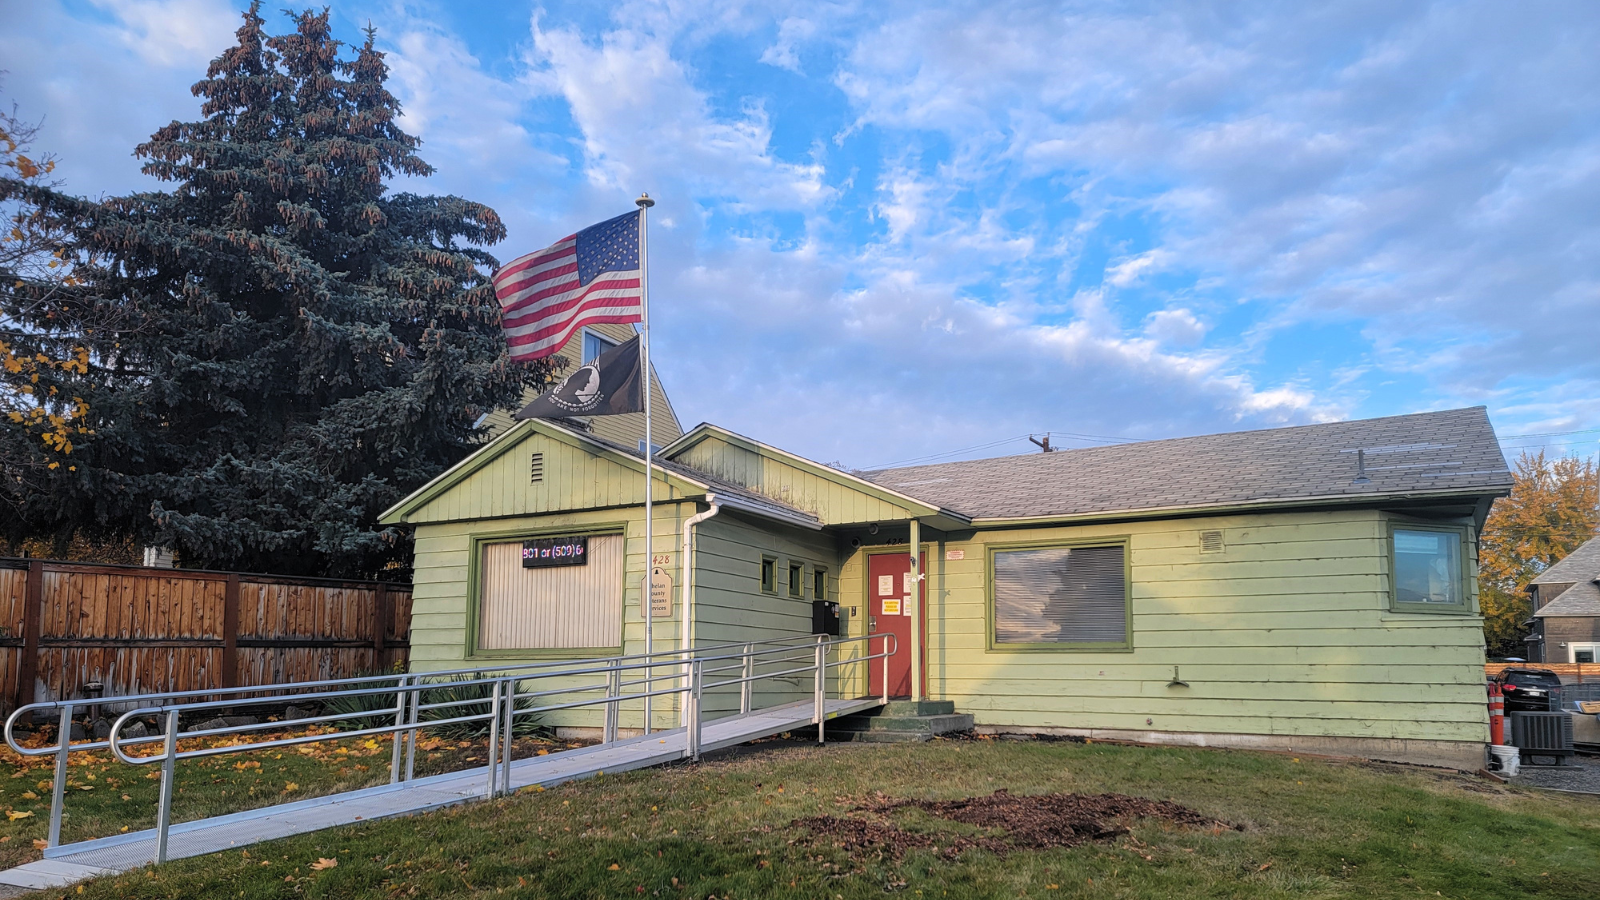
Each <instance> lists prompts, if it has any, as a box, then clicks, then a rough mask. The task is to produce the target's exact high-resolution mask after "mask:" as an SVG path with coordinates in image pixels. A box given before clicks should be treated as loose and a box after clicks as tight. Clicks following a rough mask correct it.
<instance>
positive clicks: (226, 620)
mask: <svg viewBox="0 0 1600 900" xmlns="http://www.w3.org/2000/svg"><path fill="white" fill-rule="evenodd" d="M222 686H223V687H225V688H231V687H238V686H239V573H238V572H229V573H228V580H227V581H225V582H223V585H222Z"/></svg>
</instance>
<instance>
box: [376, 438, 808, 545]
mask: <svg viewBox="0 0 1600 900" xmlns="http://www.w3.org/2000/svg"><path fill="white" fill-rule="evenodd" d="M533 434H543V435H546V436H549V437H553V438H556V439H558V440H562V441H565V442H567V443H570V444H574V445H577V446H580V447H583V448H585V449H586V450H587V451H588V452H590V453H594V454H595V455H597V456H602V457H604V458H606V459H608V460H610V461H611V462H614V463H617V464H619V465H622V466H626V467H628V468H631V469H634V470H635V471H637V472H638V473H639V474H640V476H641V478H642V477H643V474H644V457H643V456H642V455H640V453H639V452H638V450H637V448H634V447H628V446H625V445H622V444H618V443H614V442H612V441H608V440H605V439H604V438H598V437H595V436H594V435H592V434H588V433H586V432H582V431H578V430H575V429H572V428H568V427H564V426H562V425H560V424H558V423H556V422H554V421H551V420H549V419H525V420H522V421H520V422H518V423H517V424H516V425H514V426H512V427H511V428H510V429H508V430H507V431H505V432H503V433H501V434H500V436H498V437H496V438H495V439H494V440H492V441H490V442H489V443H488V444H485V445H484V446H483V447H482V448H480V449H479V450H477V451H476V452H475V453H473V454H472V455H470V456H468V457H467V458H466V459H463V460H462V461H461V462H459V463H456V464H455V465H454V466H451V467H450V468H449V469H446V470H445V471H444V472H441V473H440V474H439V475H438V476H436V477H435V478H433V479H432V480H431V481H429V482H428V483H427V484H424V485H423V486H422V487H420V488H417V489H416V490H415V491H412V492H411V493H410V494H409V495H408V496H406V498H405V499H403V500H401V501H400V502H399V503H396V504H395V505H394V506H392V507H390V508H389V509H387V510H385V511H384V513H383V515H381V516H379V518H378V521H379V522H382V523H384V524H399V523H402V522H405V521H407V517H408V516H410V515H411V514H413V513H415V512H416V511H418V510H420V509H422V508H423V507H424V506H427V505H428V503H430V502H432V501H433V500H434V499H436V498H438V497H439V496H441V495H443V494H444V493H445V492H447V491H449V490H450V489H451V488H453V487H455V486H456V485H458V484H461V483H462V482H464V481H466V480H467V479H468V478H470V477H472V475H473V474H474V473H476V472H478V471H479V470H481V469H483V468H484V467H485V466H487V465H488V464H489V463H491V462H493V461H494V460H495V459H497V458H498V457H500V456H501V455H502V454H504V453H506V452H508V451H509V450H511V449H512V448H513V447H515V446H517V445H518V444H520V443H521V442H522V441H523V440H525V439H527V438H528V437H529V436H531V435H533ZM656 467H657V468H658V469H660V470H661V472H662V473H663V477H665V478H666V479H667V480H668V481H669V482H670V483H672V484H673V485H674V486H675V487H677V488H678V490H679V491H680V492H681V493H682V495H684V496H687V497H695V496H702V497H703V496H707V495H710V494H715V495H716V498H717V500H718V502H720V503H723V504H724V505H726V506H728V507H729V508H731V509H736V510H740V511H743V512H747V513H751V514H754V515H758V516H762V517H765V518H769V519H775V520H777V521H781V522H785V523H787V524H790V525H795V526H798V527H801V528H808V529H812V530H817V529H820V528H822V523H821V522H820V521H818V520H817V517H816V516H813V515H811V514H809V513H806V512H804V511H801V510H798V509H794V508H793V507H789V506H786V505H784V504H782V503H779V502H777V501H774V500H771V499H769V498H767V497H763V496H761V495H759V494H755V493H752V492H750V491H748V490H745V489H744V488H742V487H740V486H738V485H735V484H729V483H727V482H724V481H722V480H720V479H716V478H712V477H710V476H707V475H705V474H704V473H702V472H697V471H695V470H693V469H690V468H688V467H687V466H681V465H678V464H676V463H672V462H671V461H670V460H661V459H659V458H658V459H657V460H656ZM642 493H643V492H642V491H641V496H642Z"/></svg>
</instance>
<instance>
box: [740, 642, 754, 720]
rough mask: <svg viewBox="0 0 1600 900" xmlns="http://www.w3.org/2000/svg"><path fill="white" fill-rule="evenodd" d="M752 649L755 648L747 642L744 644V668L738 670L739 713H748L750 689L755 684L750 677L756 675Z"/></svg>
mask: <svg viewBox="0 0 1600 900" xmlns="http://www.w3.org/2000/svg"><path fill="white" fill-rule="evenodd" d="M754 649H755V648H753V647H751V646H750V645H749V644H745V645H744V668H742V669H740V670H739V677H740V678H741V679H743V680H742V681H740V682H739V714H740V715H749V714H750V691H751V688H752V687H753V686H754V685H755V682H754V681H752V680H751V679H753V678H755V677H756V657H755V653H754Z"/></svg>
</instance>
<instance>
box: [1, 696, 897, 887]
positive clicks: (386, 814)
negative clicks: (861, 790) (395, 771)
mask: <svg viewBox="0 0 1600 900" xmlns="http://www.w3.org/2000/svg"><path fill="white" fill-rule="evenodd" d="M825 703H826V710H827V715H826V717H827V718H829V719H833V718H835V717H838V716H847V715H850V714H852V713H857V712H861V711H863V710H868V709H872V708H874V707H877V706H882V705H883V701H882V700H881V699H878V698H863V699H856V700H827V701H825ZM814 709H815V707H814V706H813V702H812V701H811V700H803V701H800V702H797V703H791V704H787V705H784V706H775V707H770V708H767V709H760V710H756V711H754V712H751V713H747V714H745V715H738V716H729V717H726V718H721V719H715V720H711V721H708V722H706V723H705V725H704V726H703V727H702V728H701V732H700V734H701V737H700V751H701V753H707V752H710V751H712V750H717V749H720V748H723V747H731V746H734V745H736V744H742V743H745V742H747V741H753V740H756V739H758V738H764V737H770V736H772V735H775V734H781V733H783V732H785V731H793V730H795V729H798V728H806V727H810V726H811V724H812V715H813V712H814ZM687 755H688V734H687V731H686V729H683V728H676V729H673V730H671V731H658V732H656V733H654V734H650V735H639V736H638V737H632V738H627V739H624V740H618V741H613V742H611V743H609V744H597V745H595V746H592V747H583V748H579V749H576V750H564V751H562V752H559V753H552V754H550V755H548V756H536V757H531V758H529V759H521V760H517V761H516V762H514V763H512V766H511V786H512V788H513V789H521V788H526V787H532V786H535V785H537V786H540V787H551V786H554V785H558V784H564V783H566V782H569V781H577V780H580V779H583V778H591V777H593V776H595V775H599V774H602V773H608V772H610V773H615V772H627V771H631V770H633V769H642V768H647V767H649V766H656V765H661V764H662V763H668V762H675V761H677V760H680V759H683V758H685V757H686V756H687ZM488 791H489V770H488V769H487V767H485V768H478V769H468V770H466V771H463V772H452V773H449V774H446V775H434V776H431V777H428V778H417V779H413V780H411V781H402V782H400V783H398V784H385V785H379V786H377V787H371V788H364V789H362V790H359V791H349V792H347V793H343V794H331V795H329V796H326V797H314V798H311V799H309V800H299V801H296V802H294V803H286V804H283V805H281V806H269V807H265V808H262V809H253V810H248V811H246V812H238V813H231V814H229V815H224V816H216V817H213V818H210V819H197V820H195V821H193V822H184V823H182V824H178V825H173V826H172V828H171V829H170V831H169V832H168V837H167V856H168V858H169V859H181V858H184V857H189V856H202V855H204V854H207V853H217V852H219V851H222V850H229V849H234V848H238V847H245V846H248V845H250V844H255V843H259V842H261V841H268V840H273V839H275V838H283V837H289V836H291V835H296V834H305V833H307V832H311V831H318V830H321V829H323V828H336V827H339V826H341V825H352V824H355V823H357V822H362V821H370V820H373V819H387V818H391V817H394V816H406V815H413V814H415V813H421V812H427V811H429V810H434V809H440V808H442V807H446V806H454V805H456V804H458V803H466V802H468V801H471V800H478V799H483V798H484V797H485V796H486V795H487V794H488ZM155 855H156V832H155V830H154V829H151V830H148V831H138V832H130V833H128V834H118V835H113V836H111V837H105V838H98V839H96V840H91V841H81V842H79V843H76V844H63V845H61V846H59V847H55V848H52V849H50V850H46V851H45V858H44V859H42V860H39V861H37V862H31V863H27V864H25V865H21V866H18V867H16V868H15V869H10V870H7V871H4V872H0V885H7V886H12V887H21V888H29V889H33V890H38V889H41V888H55V887H63V886H66V885H69V884H73V883H75V882H78V881H82V880H84V879H86V878H96V877H99V876H102V875H114V874H117V873H119V872H125V871H127V870H129V869H134V868H138V867H139V866H142V865H144V864H146V863H148V862H151V861H153V860H154V859H155Z"/></svg>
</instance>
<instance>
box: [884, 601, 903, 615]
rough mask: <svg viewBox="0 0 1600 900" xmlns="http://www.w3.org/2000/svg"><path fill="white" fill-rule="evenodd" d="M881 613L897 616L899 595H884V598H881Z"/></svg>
mask: <svg viewBox="0 0 1600 900" xmlns="http://www.w3.org/2000/svg"><path fill="white" fill-rule="evenodd" d="M883 614H884V615H886V616H898V615H900V614H901V613H900V598H899V597H885V598H883Z"/></svg>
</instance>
